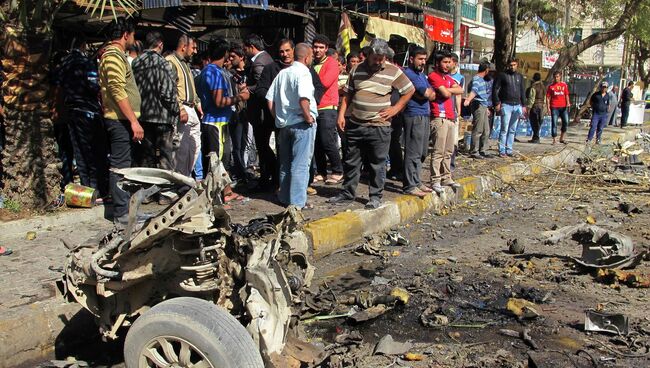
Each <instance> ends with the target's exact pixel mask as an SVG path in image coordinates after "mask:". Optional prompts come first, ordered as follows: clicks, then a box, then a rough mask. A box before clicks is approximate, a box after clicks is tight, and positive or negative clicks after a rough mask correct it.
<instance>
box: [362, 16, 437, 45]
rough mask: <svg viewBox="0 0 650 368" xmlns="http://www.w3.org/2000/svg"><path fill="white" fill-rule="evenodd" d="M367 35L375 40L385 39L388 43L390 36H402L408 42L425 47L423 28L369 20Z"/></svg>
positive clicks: (388, 21)
mask: <svg viewBox="0 0 650 368" xmlns="http://www.w3.org/2000/svg"><path fill="white" fill-rule="evenodd" d="M366 33H371V34H372V35H374V37H375V38H383V39H384V40H386V41H388V40H390V35H396V36H401V37H404V38H406V40H407V41H408V42H411V43H414V44H416V45H419V46H424V30H423V29H422V28H418V27H413V26H409V25H408V24H404V23H398V22H393V21H390V20H386V19H381V18H378V17H368V18H367V20H366Z"/></svg>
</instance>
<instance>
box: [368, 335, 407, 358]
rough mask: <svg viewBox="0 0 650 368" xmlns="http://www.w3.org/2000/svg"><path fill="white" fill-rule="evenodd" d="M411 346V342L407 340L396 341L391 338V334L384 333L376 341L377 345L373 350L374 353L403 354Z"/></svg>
mask: <svg viewBox="0 0 650 368" xmlns="http://www.w3.org/2000/svg"><path fill="white" fill-rule="evenodd" d="M412 347H413V344H412V343H411V342H409V341H407V342H397V341H395V340H393V337H392V336H391V335H386V336H384V337H382V338H381V340H379V342H378V343H377V346H375V352H374V354H375V355H377V354H382V355H403V354H406V352H408V351H409V350H411V348H412Z"/></svg>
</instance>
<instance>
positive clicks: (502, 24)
mask: <svg viewBox="0 0 650 368" xmlns="http://www.w3.org/2000/svg"><path fill="white" fill-rule="evenodd" d="M492 13H493V15H494V64H495V66H496V69H497V71H498V72H503V71H505V70H506V69H507V66H508V59H509V58H510V51H511V50H512V43H513V40H514V37H513V35H512V28H511V22H510V1H509V0H494V1H493V2H492Z"/></svg>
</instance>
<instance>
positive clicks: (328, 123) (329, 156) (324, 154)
mask: <svg viewBox="0 0 650 368" xmlns="http://www.w3.org/2000/svg"><path fill="white" fill-rule="evenodd" d="M337 118H338V111H336V110H319V111H318V119H316V123H317V125H316V142H315V143H316V144H315V146H314V160H315V161H316V172H318V174H320V175H322V176H327V161H328V160H329V162H330V166H331V169H332V173H333V174H338V175H340V174H342V173H343V163H342V162H341V155H340V154H339V139H338V138H339V135H338V132H337V128H336V119H337Z"/></svg>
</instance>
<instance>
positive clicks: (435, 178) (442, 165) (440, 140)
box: [428, 51, 464, 194]
mask: <svg viewBox="0 0 650 368" xmlns="http://www.w3.org/2000/svg"><path fill="white" fill-rule="evenodd" d="M435 60H436V65H435V66H436V69H435V70H434V71H433V72H431V74H429V77H428V79H429V84H431V87H433V90H434V91H435V93H436V98H435V100H433V101H431V115H432V116H433V120H432V121H431V135H432V137H433V152H431V189H433V190H434V191H435V192H436V193H438V194H442V193H443V191H444V190H443V187H442V186H443V185H445V186H450V187H452V188H454V189H458V188H460V185H459V184H458V183H456V182H455V181H453V179H452V178H451V155H452V154H453V153H454V146H455V143H456V106H455V99H454V98H453V96H458V97H457V98H460V97H459V96H460V95H462V94H463V92H464V91H463V87H461V86H459V85H458V83H457V82H456V81H455V80H454V79H453V78H452V77H451V76H450V75H449V72H450V71H451V68H452V65H453V64H452V63H453V61H452V58H451V53H449V52H448V51H440V52H439V53H438V54H436V58H435Z"/></svg>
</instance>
